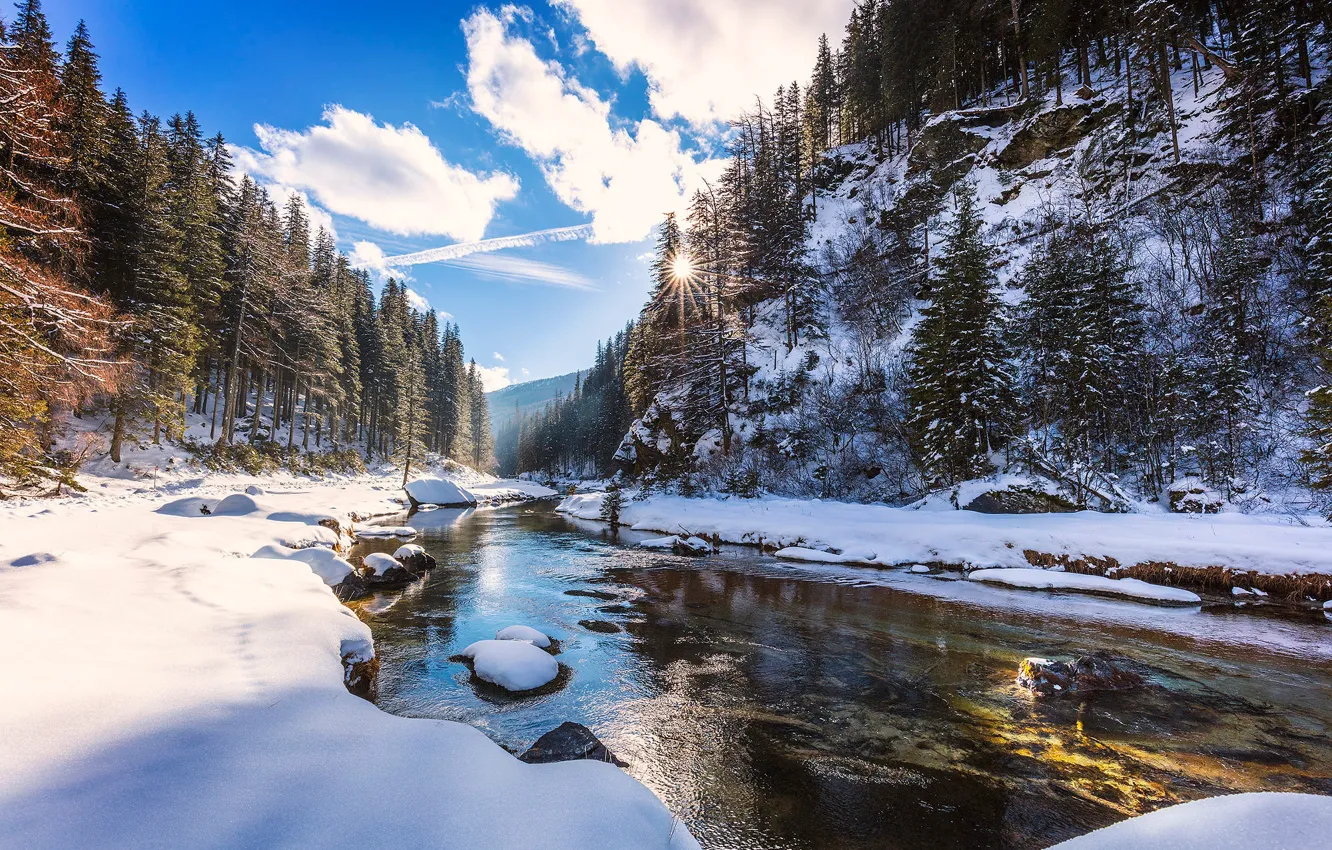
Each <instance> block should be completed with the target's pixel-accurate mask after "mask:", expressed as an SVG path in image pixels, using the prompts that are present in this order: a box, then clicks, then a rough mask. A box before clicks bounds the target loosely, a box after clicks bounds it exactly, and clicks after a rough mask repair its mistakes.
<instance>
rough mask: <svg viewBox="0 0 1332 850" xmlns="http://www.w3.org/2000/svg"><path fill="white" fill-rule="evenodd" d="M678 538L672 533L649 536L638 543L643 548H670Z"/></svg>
mask: <svg viewBox="0 0 1332 850" xmlns="http://www.w3.org/2000/svg"><path fill="white" fill-rule="evenodd" d="M679 539H680V538H678V537H675V536H674V535H672V536H671V537H651V538H648V539H647V540H644V541H643V542H641V543H639V544H638V545H639V546H640V547H642V548H644V549H670V548H673V547H674V546H675V544H676V541H678V540H679Z"/></svg>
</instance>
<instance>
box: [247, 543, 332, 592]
mask: <svg viewBox="0 0 1332 850" xmlns="http://www.w3.org/2000/svg"><path fill="white" fill-rule="evenodd" d="M250 557H251V558H272V559H275V560H285V561H302V562H304V563H306V564H309V565H310V570H311V571H312V572H314V574H315V575H317V576H319V578H320V579H322V580H323V582H324V584H326V585H328V586H329V587H333V586H334V585H337V584H341V583H342V580H343V579H345V578H346V577H347V576H349V575H351V574H352V572H353V571H354V570H355V567H353V566H352V565H351V563H350V562H349V561H347V560H345V559H343V558H341V557H339V556H338V553H337V552H334V551H333V550H332V549H326V548H324V547H322V546H317V547H314V548H312V549H289V548H287V547H286V546H279V545H277V544H276V543H270V544H269V545H267V546H264V547H261V548H260V549H259V551H258V552H255V553H254V554H253V555H251V556H250Z"/></svg>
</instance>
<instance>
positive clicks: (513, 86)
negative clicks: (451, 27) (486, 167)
mask: <svg viewBox="0 0 1332 850" xmlns="http://www.w3.org/2000/svg"><path fill="white" fill-rule="evenodd" d="M516 14H517V13H516V11H515V10H513V8H512V7H505V9H504V10H503V11H501V13H500V16H499V17H497V16H496V15H495V14H494V13H492V12H490V11H488V10H486V9H480V10H478V11H476V12H475V13H473V14H472V16H471V17H469V18H467V19H466V20H464V21H463V31H464V33H465V34H466V36H467V53H468V67H467V87H468V91H469V92H470V93H471V96H472V108H473V109H475V110H476V112H477V113H478V114H479V115H481V116H482V117H484V118H486V119H487V120H488V121H490V123H491V124H493V125H494V126H495V128H496V129H498V130H499V131H500V132H501V133H502V134H503V136H504V137H505V138H506V139H507V140H508V141H510V142H512V143H513V144H515V145H517V146H519V147H521V148H522V149H523V150H524V151H526V152H527V154H528V155H529V156H531V157H532V159H533V160H535V161H536V162H537V164H538V165H540V166H541V170H542V173H543V174H544V175H545V178H546V182H548V183H549V184H550V187H551V189H553V190H554V192H555V194H556V195H557V196H558V197H559V198H560V200H561V201H563V202H564V203H566V204H568V205H569V206H570V207H572V208H573V209H576V210H578V211H580V212H584V213H589V214H591V216H592V224H593V228H594V231H595V235H594V238H593V241H595V242H632V241H636V240H639V239H642V238H644V237H645V236H647V235H648V233H649V232H651V229H652V226H653V225H655V224H656V223H658V222H659V221H660V220H661V217H662V215H663V214H664V213H666V212H668V211H673V210H679V209H681V208H683V207H684V205H685V201H686V200H687V198H688V197H689V195H690V193H691V192H692V191H693V189H694V188H695V187H697V186H700V185H701V184H702V178H703V177H704V176H705V175H706V176H713V175H716V174H718V173H720V170H721V168H722V166H723V164H722V162H721V161H720V160H708V161H707V162H703V163H699V162H696V161H695V159H694V157H693V156H691V155H690V154H689V153H687V152H685V151H683V150H682V149H681V140H680V135H679V134H678V133H676V132H675V131H673V130H668V129H666V128H665V127H663V126H662V125H661V124H659V123H657V122H656V121H653V120H650V119H649V120H645V121H642V122H640V123H639V124H638V125H637V127H636V128H634V129H633V131H632V132H631V131H629V130H625V129H618V128H613V127H612V126H611V118H610V105H609V104H608V103H607V102H606V101H605V100H603V99H602V98H601V96H600V95H598V94H597V93H596V92H594V91H592V90H590V89H588V88H586V87H584V86H582V85H581V84H580V83H579V82H578V81H577V80H575V79H573V78H572V77H571V76H569V75H568V74H567V73H566V72H565V70H564V69H563V68H562V67H561V66H560V65H559V64H557V63H554V62H550V63H547V62H543V61H542V60H541V59H540V58H539V57H538V56H537V54H536V50H535V48H534V47H533V46H532V43H531V42H530V41H527V40H526V39H523V38H521V37H518V36H514V35H511V34H510V33H509V31H508V24H509V23H511V22H512V21H513V20H514V17H515V15H516Z"/></svg>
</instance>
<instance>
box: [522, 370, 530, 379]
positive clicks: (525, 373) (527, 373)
mask: <svg viewBox="0 0 1332 850" xmlns="http://www.w3.org/2000/svg"><path fill="white" fill-rule="evenodd" d="M520 371H521V372H522V373H523V377H524V378H526V377H527V376H528V375H530V374H532V373H531V372H529V371H527V370H526V369H522V370H520Z"/></svg>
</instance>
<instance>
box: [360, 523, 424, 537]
mask: <svg viewBox="0 0 1332 850" xmlns="http://www.w3.org/2000/svg"><path fill="white" fill-rule="evenodd" d="M356 536H357V537H401V538H402V539H403V540H411V539H412V538H413V537H415V536H416V529H414V528H412V527H410V526H406V525H399V526H391V525H390V526H383V527H381V528H359V529H357V530H356Z"/></svg>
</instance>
